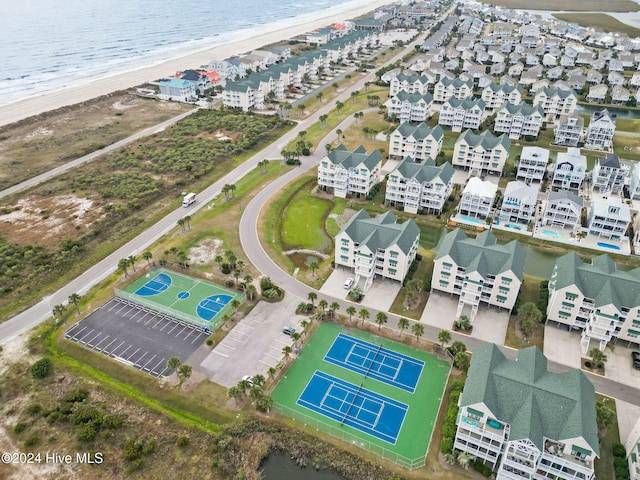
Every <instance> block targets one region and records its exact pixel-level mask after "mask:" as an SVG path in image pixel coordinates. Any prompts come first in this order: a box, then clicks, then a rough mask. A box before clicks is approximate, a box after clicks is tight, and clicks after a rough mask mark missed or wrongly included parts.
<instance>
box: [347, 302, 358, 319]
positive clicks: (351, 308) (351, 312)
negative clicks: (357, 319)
mask: <svg viewBox="0 0 640 480" xmlns="http://www.w3.org/2000/svg"><path fill="white" fill-rule="evenodd" d="M347 314H348V315H349V323H351V317H353V316H354V315H355V314H356V307H354V306H353V305H349V306H348V307H347Z"/></svg>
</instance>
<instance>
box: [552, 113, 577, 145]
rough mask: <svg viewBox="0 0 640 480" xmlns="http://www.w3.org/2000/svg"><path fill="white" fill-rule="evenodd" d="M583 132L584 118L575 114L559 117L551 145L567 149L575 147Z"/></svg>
mask: <svg viewBox="0 0 640 480" xmlns="http://www.w3.org/2000/svg"><path fill="white" fill-rule="evenodd" d="M583 130H584V118H582V117H581V116H580V115H578V114H577V113H571V114H569V115H561V116H560V120H558V123H557V125H556V130H555V134H554V138H553V143H555V144H556V145H564V146H567V147H577V146H578V142H579V141H580V138H581V137H582V131H583Z"/></svg>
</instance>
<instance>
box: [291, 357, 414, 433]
mask: <svg viewBox="0 0 640 480" xmlns="http://www.w3.org/2000/svg"><path fill="white" fill-rule="evenodd" d="M296 403H297V404H298V405H300V406H302V407H305V408H308V409H310V410H313V411H314V412H317V413H319V414H321V415H324V416H325V417H329V418H331V419H333V420H335V421H337V422H340V425H348V426H350V427H353V428H355V429H357V430H360V431H361V432H364V433H367V434H369V435H372V436H374V437H376V438H379V439H381V440H384V441H385V442H388V443H391V444H393V445H395V443H396V440H397V439H398V434H399V433H400V429H401V427H402V423H403V422H404V417H405V415H406V414H407V410H408V409H409V406H408V405H406V404H404V403H401V402H398V401H396V400H394V399H392V398H389V397H385V396H384V395H380V394H379V393H375V392H372V391H370V390H367V389H366V388H362V385H360V386H358V385H354V384H352V383H349V382H345V381H344V380H340V379H339V378H336V377H333V376H331V375H328V374H326V373H324V372H320V371H317V370H316V372H315V373H314V374H313V377H311V380H309V383H308V384H307V386H306V387H305V389H304V391H303V392H302V394H301V395H300V398H298V400H297V402H296Z"/></svg>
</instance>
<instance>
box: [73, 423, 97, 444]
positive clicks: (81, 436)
mask: <svg viewBox="0 0 640 480" xmlns="http://www.w3.org/2000/svg"><path fill="white" fill-rule="evenodd" d="M77 435H78V440H82V441H84V442H92V441H93V440H95V439H96V436H97V435H98V427H97V426H96V424H95V423H87V424H84V425H82V427H80V428H79V429H78V434H77Z"/></svg>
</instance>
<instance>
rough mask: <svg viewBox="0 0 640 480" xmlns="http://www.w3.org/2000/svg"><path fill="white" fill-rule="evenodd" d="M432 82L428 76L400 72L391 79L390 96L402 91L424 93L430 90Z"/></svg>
mask: <svg viewBox="0 0 640 480" xmlns="http://www.w3.org/2000/svg"><path fill="white" fill-rule="evenodd" d="M430 84H431V80H430V79H429V77H427V76H424V75H407V74H405V73H399V74H398V75H397V76H396V77H395V78H393V79H392V80H391V83H390V85H389V96H391V97H393V96H396V95H398V93H400V92H402V91H405V92H407V93H419V94H420V95H424V94H425V93H427V92H428V89H429V85H430Z"/></svg>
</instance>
